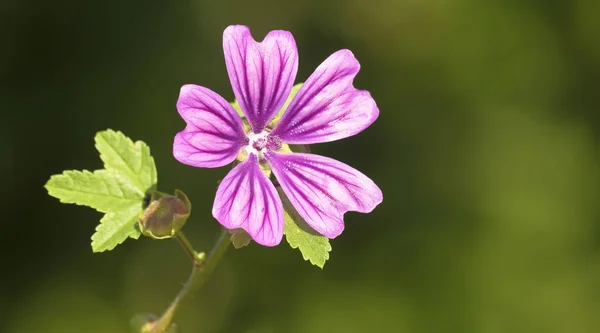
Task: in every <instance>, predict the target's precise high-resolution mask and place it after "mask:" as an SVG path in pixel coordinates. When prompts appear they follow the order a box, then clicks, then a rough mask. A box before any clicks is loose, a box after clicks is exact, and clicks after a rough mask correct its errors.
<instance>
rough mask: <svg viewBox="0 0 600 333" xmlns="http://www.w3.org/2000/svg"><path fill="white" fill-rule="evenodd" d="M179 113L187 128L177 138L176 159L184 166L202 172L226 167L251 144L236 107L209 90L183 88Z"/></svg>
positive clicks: (175, 145)
mask: <svg viewBox="0 0 600 333" xmlns="http://www.w3.org/2000/svg"><path fill="white" fill-rule="evenodd" d="M177 110H178V111H179V114H180V115H181V117H182V118H183V119H184V120H185V122H186V123H187V126H186V127H185V129H184V130H183V131H181V132H179V133H177V135H176V136H175V141H174V143H173V156H175V158H176V159H177V160H178V161H179V162H181V163H183V164H187V165H191V166H195V167H203V168H216V167H221V166H224V165H227V164H229V163H231V162H233V160H235V158H236V157H237V155H238V153H239V151H240V148H241V147H242V145H243V144H244V143H245V142H247V140H248V138H247V137H246V134H245V133H244V128H243V125H242V120H241V119H240V117H239V116H238V115H237V113H236V112H235V110H234V109H233V107H232V106H231V105H230V104H229V103H228V102H227V101H226V100H225V99H224V98H223V97H221V96H219V95H218V94H217V93H215V92H214V91H212V90H210V89H207V88H204V87H200V86H196V85H193V84H187V85H184V86H183V87H181V92H180V94H179V100H177Z"/></svg>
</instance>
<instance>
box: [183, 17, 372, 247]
mask: <svg viewBox="0 0 600 333" xmlns="http://www.w3.org/2000/svg"><path fill="white" fill-rule="evenodd" d="M223 49H224V53H225V63H226V66H227V72H228V74H229V79H230V81H231V85H232V87H233V92H234V94H235V97H236V99H237V101H238V102H239V105H240V107H241V109H242V111H243V112H244V115H245V117H246V119H247V120H248V123H249V124H250V126H251V129H250V130H249V131H248V132H247V133H246V132H245V130H244V126H243V123H242V119H241V118H240V117H239V116H238V114H237V113H236V111H235V109H234V108H233V107H232V106H231V104H229V103H228V102H227V101H226V100H225V99H224V98H223V97H221V96H220V95H218V94H217V93H215V92H213V91H212V90H209V89H207V88H204V87H200V86H196V85H184V86H183V87H182V88H181V93H180V95H179V100H178V101H177V110H178V111H179V114H180V115H181V117H182V118H183V119H184V120H185V122H186V123H187V126H186V128H185V129H184V130H183V131H181V132H179V133H177V135H176V136H175V141H174V144H173V155H174V156H175V158H176V159H177V160H178V161H180V162H181V163H184V164H187V165H191V166H195V167H203V168H216V167H221V166H224V165H227V164H229V163H231V162H233V161H234V160H235V159H236V158H237V157H238V155H240V153H243V154H242V155H240V156H246V158H245V160H244V161H242V162H241V163H240V164H238V165H237V166H235V167H234V168H233V169H232V170H231V171H230V172H229V174H227V176H226V177H225V178H224V179H223V181H222V182H221V183H220V184H219V188H218V190H217V194H216V197H215V201H214V205H213V210H212V213H213V216H214V217H215V218H216V219H217V220H218V221H219V222H220V223H221V224H222V225H223V226H224V227H225V228H228V229H235V228H242V229H244V230H246V231H247V232H248V234H250V236H251V237H252V239H254V241H256V242H257V243H259V244H262V245H266V246H274V245H277V244H279V242H280V241H281V238H282V237H283V226H284V211H283V205H282V202H281V199H280V198H279V195H278V193H277V191H276V189H275V186H274V185H273V183H272V182H271V181H270V180H269V179H268V178H267V176H266V175H265V174H264V173H263V172H262V171H261V169H260V166H259V163H268V164H269V165H270V168H271V170H272V172H273V174H274V175H275V177H276V178H277V180H278V181H279V184H280V185H281V187H282V189H283V191H284V193H285V194H286V196H287V197H288V198H289V200H290V202H291V203H292V204H293V205H294V207H295V208H296V210H297V212H298V214H299V215H300V216H301V217H302V218H303V219H304V220H305V221H306V223H308V225H310V226H311V227H312V228H313V229H314V230H316V231H317V232H319V233H320V234H322V235H324V236H326V237H329V238H334V237H336V236H338V235H339V234H340V233H341V232H342V230H343V229H344V221H343V216H344V213H345V212H347V211H357V212H362V213H368V212H371V211H372V210H373V209H374V208H375V207H376V206H377V205H378V204H379V203H381V201H382V200H383V195H382V193H381V190H380V189H379V187H377V185H375V183H374V182H373V181H372V180H371V179H369V178H368V177H367V176H365V175H364V174H362V173H361V172H359V171H357V170H356V169H354V168H351V167H350V166H348V165H346V164H344V163H341V162H338V161H336V160H334V159H331V158H327V157H323V156H319V155H313V154H303V153H289V152H283V151H282V145H283V144H313V143H321V142H329V141H334V140H338V139H342V138H346V137H349V136H352V135H355V134H357V133H359V132H361V131H363V130H364V129H365V128H367V127H369V125H371V124H372V123H373V122H374V121H375V119H376V118H377V116H378V115H379V109H378V108H377V105H376V104H375V101H374V100H373V98H372V97H371V95H370V94H369V92H367V91H364V90H358V89H356V88H354V86H353V84H352V82H353V80H354V77H355V76H356V74H357V73H358V71H359V69H360V65H359V63H358V61H357V60H356V58H355V57H354V55H353V54H352V52H350V51H349V50H340V51H337V52H335V53H333V54H332V55H331V56H330V57H329V58H327V59H326V60H325V61H324V62H323V63H322V64H321V65H319V67H317V69H316V70H315V71H314V73H313V74H312V75H311V76H310V77H309V78H308V79H307V80H306V82H305V83H304V85H303V86H302V87H301V88H300V90H299V91H298V93H297V94H296V96H295V97H294V98H293V100H292V101H291V103H290V104H289V105H288V107H287V109H286V110H285V112H284V113H283V115H282V116H281V119H280V120H279V122H278V123H277V124H276V125H275V126H274V128H273V129H272V130H271V129H270V128H269V127H268V126H267V125H268V124H269V122H270V121H271V120H272V119H273V117H274V116H275V115H276V114H277V112H278V111H279V110H280V109H281V108H282V106H283V104H284V103H285V101H286V99H287V97H288V96H289V95H290V92H291V89H292V85H293V84H294V79H295V78H296V72H297V70H298V50H297V49H296V42H295V41H294V37H293V36H292V34H291V33H290V32H288V31H281V30H276V31H271V32H269V34H267V36H266V37H265V39H264V40H263V41H262V42H260V43H259V42H256V41H255V40H254V39H253V38H252V35H251V34H250V30H249V29H248V28H247V27H245V26H239V25H237V26H230V27H228V28H227V29H225V32H224V33H223Z"/></svg>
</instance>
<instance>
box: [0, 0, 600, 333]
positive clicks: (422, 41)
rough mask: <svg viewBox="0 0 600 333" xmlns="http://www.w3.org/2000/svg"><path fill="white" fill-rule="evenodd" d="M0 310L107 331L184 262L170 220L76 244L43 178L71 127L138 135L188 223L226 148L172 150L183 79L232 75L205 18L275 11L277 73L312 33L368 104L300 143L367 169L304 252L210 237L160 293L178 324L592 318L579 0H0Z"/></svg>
mask: <svg viewBox="0 0 600 333" xmlns="http://www.w3.org/2000/svg"><path fill="white" fill-rule="evenodd" d="M0 13H1V15H2V16H1V17H0V22H1V23H0V24H1V25H2V26H1V27H0V28H1V29H0V36H1V38H0V41H1V45H2V47H1V49H2V51H0V79H1V80H0V82H1V84H2V86H1V89H0V108H1V110H2V120H0V151H1V152H2V155H1V156H2V157H1V162H0V174H1V175H2V177H1V178H0V186H2V193H3V194H2V200H1V201H2V208H1V209H2V217H1V222H2V224H1V227H2V228H1V229H2V232H0V250H1V254H0V258H1V261H0V263H1V267H2V268H1V276H2V277H1V284H0V332H3V333H30V332H44V333H45V332H50V333H54V332H57V333H63V332H92V333H95V332H99V333H100V332H101V333H106V332H111V333H112V332H115V333H119V332H128V330H129V328H128V321H129V318H130V317H131V315H133V314H134V313H139V312H154V313H160V312H162V310H163V309H164V308H165V307H166V306H167V305H168V303H169V302H170V301H171V299H172V298H173V297H174V296H175V294H176V293H177V291H178V290H179V288H180V286H181V284H182V282H184V281H185V279H186V278H187V275H188V273H189V269H190V265H189V262H188V259H187V257H186V256H185V255H184V254H183V253H182V251H181V250H180V248H179V247H178V246H177V244H176V243H175V242H173V241H161V242H159V241H152V240H150V239H141V240H139V241H127V242H126V243H125V244H124V245H122V246H119V247H118V248H117V249H116V250H115V251H112V252H108V253H102V254H92V251H91V248H90V240H89V238H90V236H91V234H92V233H93V231H94V228H95V225H96V224H97V222H98V220H99V219H100V217H101V215H100V214H99V213H96V212H94V211H92V210H91V209H87V208H83V207H76V206H72V205H62V204H59V202H58V200H56V199H54V198H51V197H49V196H48V195H47V194H46V192H45V190H44V188H43V187H42V186H43V184H44V183H45V182H46V180H47V179H48V177H49V176H50V175H51V174H55V173H60V172H61V171H62V170H64V169H83V168H87V169H95V168H100V167H101V163H100V161H99V159H98V157H97V153H96V152H95V150H94V147H93V136H94V134H95V133H96V132H97V131H100V130H104V129H106V128H113V129H118V130H121V131H123V132H124V133H126V134H127V135H129V136H131V137H132V138H134V139H141V140H144V141H146V142H147V143H148V144H149V145H150V147H151V149H152V153H153V155H154V156H155V159H156V162H157V165H158V171H159V188H160V189H161V190H163V191H172V190H173V189H174V188H181V189H183V190H185V191H186V193H188V195H189V196H190V198H191V199H192V201H193V203H194V213H193V214H192V218H191V220H190V221H189V222H188V225H187V226H186V230H187V234H188V236H189V237H190V238H191V239H192V240H193V242H194V243H196V244H198V247H201V248H208V247H210V245H211V244H212V242H213V241H214V239H215V236H216V234H217V232H218V224H217V223H216V222H215V221H214V220H213V219H212V217H211V213H210V212H211V205H212V200H213V198H214V194H215V190H216V186H217V181H218V180H219V179H221V178H222V177H223V176H224V175H225V173H226V172H227V168H221V169H216V170H215V169H211V170H209V169H195V168H192V167H188V166H185V165H182V164H179V163H178V162H176V161H175V160H174V158H173V157H172V154H171V153H172V152H171V149H172V146H171V144H172V138H173V136H174V134H175V133H176V132H177V131H179V130H181V129H182V128H183V127H184V122H183V121H182V120H181V119H180V117H179V116H178V114H177V111H176V109H175V102H176V100H177V96H178V93H179V88H180V86H181V85H182V84H185V83H195V84H199V85H204V86H207V87H210V88H211V89H213V90H215V91H217V92H219V93H220V94H222V95H223V96H225V97H226V98H228V99H230V100H231V99H233V94H232V92H231V88H230V85H229V81H228V77H227V74H226V70H225V65H224V60H223V54H222V49H221V38H222V32H223V30H224V29H225V27H226V26H227V25H229V24H245V25H248V26H250V28H251V29H252V31H253V34H254V36H255V37H256V38H257V39H259V40H260V39H262V37H263V36H264V35H265V34H266V33H267V32H268V31H269V30H273V29H285V30H289V31H292V33H293V34H294V36H295V38H296V42H297V44H298V48H299V54H300V69H299V73H298V78H297V81H303V80H305V79H306V78H307V77H308V75H310V73H311V72H312V71H313V70H314V68H315V67H316V66H317V65H318V64H319V63H320V62H321V61H323V60H324V59H325V58H326V57H327V56H329V55H330V54H331V53H332V52H333V51H335V50H338V49H342V48H348V49H351V50H352V51H353V52H354V54H355V55H356V57H357V58H358V59H359V61H360V62H361V65H362V70H361V72H360V74H359V76H358V77H357V79H356V81H355V84H356V86H357V87H359V88H362V89H367V90H369V91H370V92H371V93H372V95H373V96H374V98H375V100H376V101H377V103H378V105H379V108H380V110H381V114H380V117H379V119H378V121H376V122H375V123H374V124H373V126H371V127H370V128H369V129H368V130H366V131H365V132H363V133H361V134H360V135H357V136H355V137H352V138H349V139H345V140H341V141H339V142H333V143H328V144H323V145H317V146H313V147H312V148H313V151H314V152H316V153H319V154H322V155H327V156H331V157H334V158H336V159H339V160H341V161H344V162H346V163H348V164H350V165H352V166H354V167H356V168H357V169H359V170H361V171H363V172H364V173H365V174H367V175H369V176H370V177H371V178H372V179H374V180H375V181H376V182H377V183H378V184H379V185H380V187H381V188H382V190H383V192H384V202H383V204H382V205H380V206H379V207H378V208H377V209H376V210H375V211H374V212H373V213H372V214H368V215H362V214H356V213H350V214H348V215H347V216H346V231H345V233H344V234H343V235H342V236H341V237H339V238H338V239H335V240H333V241H332V246H333V252H332V253H331V259H330V261H329V262H328V263H327V264H326V266H325V270H324V271H321V270H320V269H318V268H316V267H313V266H311V265H309V264H308V263H306V262H304V261H303V260H302V257H301V255H300V253H299V252H298V251H296V250H292V249H290V248H289V247H288V246H287V245H286V243H285V242H284V243H282V244H281V245H280V246H279V247H277V248H262V247H259V246H257V245H256V244H253V245H251V246H249V247H247V248H244V249H243V250H238V251H236V250H231V251H230V252H229V253H227V255H226V257H225V259H224V261H223V263H222V264H221V265H220V267H219V268H218V270H217V271H216V272H215V275H214V276H213V278H212V280H211V281H210V283H209V284H207V285H206V287H205V289H204V290H203V291H202V292H201V293H200V294H199V295H198V296H197V297H196V298H195V299H194V301H193V303H190V304H188V305H187V306H186V307H185V308H182V311H181V312H180V314H179V316H178V318H177V322H178V323H179V325H180V327H181V328H182V329H183V332H244V333H245V332H248V333H259V332H260V333H269V332H292V333H294V332H316V333H319V332H348V333H351V332H367V333H369V332H399V333H403V332H411V333H413V332H419V333H420V332H424V333H438V332H444V333H446V332H460V333H462V332H486V333H487V332H489V333H496V332H498V333H506V332H511V333H512V332H543V333H551V332H564V333H572V332H575V333H579V332H599V331H600V223H599V222H600V221H599V219H600V206H599V205H598V199H600V190H599V189H600V186H599V185H600V179H599V175H600V173H599V171H600V161H599V158H598V157H599V154H598V152H599V149H598V148H599V147H598V143H599V142H600V136H599V134H600V113H599V111H600V108H599V106H600V92H599V91H598V90H599V88H600V2H598V1H597V0H571V1H568V0H563V1H552V0H548V1H539V0H538V1H533V0H532V1H522V0H521V1H517V0H508V1H499V0H498V1H481V0H454V1H453V0H427V1H423V0H397V1H392V0H387V1H386V0H374V1H366V0H310V1H292V2H283V1H276V0H254V1H238V2H230V1H198V0H192V1H140V0H137V1H117V0H108V1H41V0H38V1H36V0H29V1H28V0H23V1H17V0H5V1H2V3H1V4H0Z"/></svg>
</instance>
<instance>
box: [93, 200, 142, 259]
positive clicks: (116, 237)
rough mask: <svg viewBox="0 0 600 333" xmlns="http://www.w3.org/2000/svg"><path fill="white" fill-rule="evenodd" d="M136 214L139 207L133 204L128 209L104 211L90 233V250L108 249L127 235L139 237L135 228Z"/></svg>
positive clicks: (100, 250) (112, 247) (119, 242)
mask: <svg viewBox="0 0 600 333" xmlns="http://www.w3.org/2000/svg"><path fill="white" fill-rule="evenodd" d="M138 214H139V209H137V208H136V207H133V206H132V207H131V209H129V211H127V210H123V211H118V212H109V213H106V214H105V215H104V217H102V219H101V220H100V224H99V225H98V226H97V227H96V232H95V233H94V234H93V235H92V251H94V252H103V251H110V250H112V249H114V248H115V246H117V245H119V244H121V243H123V241H125V240H126V239H127V238H128V237H131V238H133V239H138V238H139V237H140V231H139V230H138V229H137V228H136V225H137V224H136V222H137V219H138Z"/></svg>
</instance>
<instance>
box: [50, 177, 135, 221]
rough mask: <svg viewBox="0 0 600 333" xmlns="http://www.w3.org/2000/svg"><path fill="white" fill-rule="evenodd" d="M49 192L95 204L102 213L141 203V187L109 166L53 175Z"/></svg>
mask: <svg viewBox="0 0 600 333" xmlns="http://www.w3.org/2000/svg"><path fill="white" fill-rule="evenodd" d="M46 189H47V190H48V194H50V195H51V196H53V197H55V198H58V199H60V202H62V203H70V204H76V205H80V206H88V207H92V208H94V209H95V210H97V211H99V212H103V213H107V212H110V211H120V210H126V209H129V207H130V206H131V205H134V204H139V203H140V195H139V190H138V188H136V187H135V186H132V185H131V184H127V183H125V182H123V180H122V179H120V178H117V177H115V176H114V175H113V174H111V173H110V172H108V171H106V170H96V171H94V172H93V173H92V172H89V171H87V170H83V171H77V170H72V171H65V172H63V173H62V174H60V175H54V176H52V177H50V180H49V181H48V183H46Z"/></svg>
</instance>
